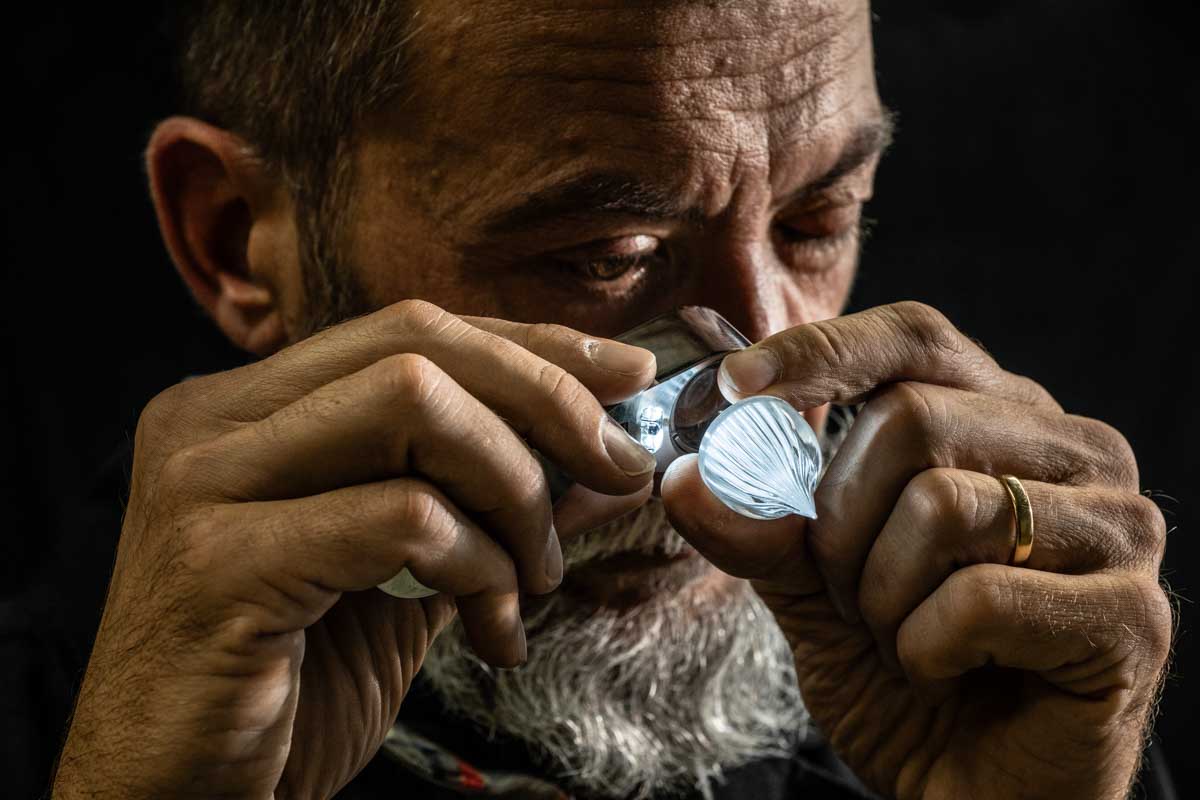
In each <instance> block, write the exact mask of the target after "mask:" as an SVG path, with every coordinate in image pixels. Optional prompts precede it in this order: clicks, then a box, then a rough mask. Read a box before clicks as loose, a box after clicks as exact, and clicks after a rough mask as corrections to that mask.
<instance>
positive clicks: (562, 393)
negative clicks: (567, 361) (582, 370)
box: [537, 363, 584, 407]
mask: <svg viewBox="0 0 1200 800" xmlns="http://www.w3.org/2000/svg"><path fill="white" fill-rule="evenodd" d="M537 385H538V388H539V390H540V391H541V393H542V395H543V396H545V397H546V398H547V399H549V400H550V402H551V403H553V404H554V405H555V406H556V407H570V406H573V405H575V404H576V403H578V402H579V400H580V398H581V397H582V393H583V391H584V388H583V384H582V383H580V382H579V381H578V380H577V379H576V378H575V376H574V375H572V374H571V373H569V372H567V371H566V370H565V369H563V368H562V367H560V366H558V365H557V364H551V363H546V364H543V365H542V366H541V367H540V368H539V369H538V375H537Z"/></svg>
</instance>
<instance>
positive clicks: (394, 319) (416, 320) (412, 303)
mask: <svg viewBox="0 0 1200 800" xmlns="http://www.w3.org/2000/svg"><path fill="white" fill-rule="evenodd" d="M379 313H380V314H382V315H383V316H384V320H385V324H387V325H388V326H389V327H393V328H399V329H400V330H402V331H405V332H407V333H437V332H439V331H441V330H443V329H444V328H445V327H446V326H447V325H448V324H449V323H450V322H451V321H452V320H454V319H455V317H454V316H453V315H452V314H450V313H449V312H448V311H446V310H445V309H443V308H441V307H439V306H436V305H434V304H433V303H430V302H429V301H427V300H417V299H412V298H410V299H408V300H401V301H400V302H398V303H393V304H392V305H390V306H388V307H387V308H385V309H383V310H382V311H380V312H379Z"/></svg>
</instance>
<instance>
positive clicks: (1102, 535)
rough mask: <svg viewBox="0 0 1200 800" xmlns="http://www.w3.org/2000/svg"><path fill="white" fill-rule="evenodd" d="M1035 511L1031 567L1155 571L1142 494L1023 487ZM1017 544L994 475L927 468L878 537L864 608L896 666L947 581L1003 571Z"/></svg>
mask: <svg viewBox="0 0 1200 800" xmlns="http://www.w3.org/2000/svg"><path fill="white" fill-rule="evenodd" d="M1022 485H1023V486H1024V487H1025V491H1026V493H1027V494H1028V496H1029V501H1030V505H1031V506H1032V508H1033V509H1034V514H1035V517H1034V526H1035V537H1034V547H1033V550H1032V551H1031V553H1030V556H1029V560H1028V561H1026V562H1025V564H1024V565H1023V566H1024V567H1026V568H1028V569H1034V570H1041V571H1044V572H1058V573H1072V574H1082V573H1086V572H1101V571H1111V570H1128V571H1139V572H1143V573H1145V574H1148V575H1153V574H1156V573H1157V571H1158V564H1159V561H1160V560H1161V557H1162V545H1163V542H1164V540H1165V538H1166V524H1165V522H1164V521H1163V517H1162V513H1161V512H1160V511H1159V510H1158V507H1157V506H1156V505H1155V504H1154V503H1153V502H1152V501H1150V500H1149V499H1147V498H1145V497H1143V496H1141V495H1136V494H1127V493H1123V492H1112V491H1106V490H1098V489H1093V488H1089V487H1069V486H1055V485H1053V484H1047V483H1039V482H1037V481H1022ZM1015 540H1016V530H1015V518H1014V513H1013V509H1012V502H1011V500H1010V498H1009V496H1008V492H1007V491H1006V490H1005V488H1004V487H1003V486H1002V485H1001V483H1000V481H998V480H997V479H996V478H993V477H992V476H990V475H982V474H980V473H977V472H969V471H966V470H954V469H931V470H926V471H924V472H922V473H920V474H918V475H917V476H916V477H915V478H913V479H912V480H911V481H910V482H909V484H908V486H906V487H905V489H904V492H903V493H902V494H901V496H900V499H899V501H898V502H897V503H896V507H895V508H894V509H893V510H892V513H891V515H890V516H889V517H888V519H887V522H886V523H885V524H884V526H883V530H882V531H881V532H880V534H879V538H878V539H876V540H875V543H874V545H873V546H872V547H871V551H870V554H869V555H868V556H867V562H866V566H865V567H864V568H863V573H862V580H861V581H860V583H859V591H858V607H859V608H860V609H861V610H862V616H863V621H864V622H865V623H866V624H867V626H868V627H869V628H870V629H871V632H872V634H873V635H874V637H875V640H876V642H877V643H878V644H879V648H880V652H881V653H882V654H883V656H884V658H885V659H887V660H888V661H889V662H890V663H892V664H898V661H897V657H896V634H897V631H898V630H899V628H900V625H901V623H902V622H903V621H904V619H905V618H907V617H908V615H909V614H910V613H912V611H913V610H914V609H915V608H917V606H919V605H920V604H921V603H922V602H923V601H924V600H925V598H927V597H929V596H930V595H932V594H933V592H934V591H935V590H936V589H937V587H938V586H940V585H941V584H942V583H943V582H944V581H945V580H946V579H947V578H949V577H950V575H951V574H952V573H953V572H954V571H955V570H956V569H959V568H960V567H962V566H966V565H971V564H1007V563H1008V562H1009V560H1010V559H1011V557H1012V553H1013V545H1014V543H1015Z"/></svg>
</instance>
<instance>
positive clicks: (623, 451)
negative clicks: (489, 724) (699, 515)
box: [55, 301, 655, 800]
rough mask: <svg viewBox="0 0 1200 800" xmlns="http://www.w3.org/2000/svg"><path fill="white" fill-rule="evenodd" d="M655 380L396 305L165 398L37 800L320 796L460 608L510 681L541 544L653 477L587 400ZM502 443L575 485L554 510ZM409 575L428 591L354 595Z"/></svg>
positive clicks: (150, 415) (362, 757)
mask: <svg viewBox="0 0 1200 800" xmlns="http://www.w3.org/2000/svg"><path fill="white" fill-rule="evenodd" d="M654 371H655V370H654V358H653V356H652V355H651V354H650V353H648V352H646V351H644V350H640V349H637V348H633V347H629V346H626V345H622V344H619V343H616V342H610V341H605V340H598V339H596V338H594V337H587V336H584V335H582V334H579V333H576V332H574V331H571V330H568V329H566V328H560V327H557V326H546V325H532V326H528V325H519V324H516V323H509V322H502V321H499V320H485V319H470V318H460V317H456V316H454V315H452V314H449V313H446V312H444V311H442V310H440V309H438V308H436V307H434V306H431V305H429V304H428V303H421V302H416V301H409V302H404V303H400V304H397V305H395V306H392V307H389V308H387V309H384V310H383V311H380V312H377V313H375V314H372V315H370V316H367V317H363V318H360V319H357V320H354V321H352V322H349V323H346V324H344V325H341V326H338V327H336V328H332V329H330V330H328V331H325V332H323V333H321V334H319V335H317V336H315V337H313V338H311V339H309V340H307V341H304V342H302V343H300V344H297V345H295V346H293V347H291V348H289V349H287V350H284V351H283V352H281V353H279V354H277V355H276V356H274V357H272V358H269V359H266V360H265V361H262V362H259V363H256V364H253V365H251V366H247V367H244V368H242V369H238V370H234V371H231V372H227V373H222V374H218V375H212V376H208V377H204V378H198V379H194V380H189V381H186V382H184V383H182V384H180V385H178V386H175V387H173V388H172V389H170V390H168V391H167V392H164V393H163V394H162V395H160V396H159V397H158V398H156V399H155V400H154V401H153V402H152V403H151V404H150V406H149V407H148V408H147V409H146V411H145V413H144V414H143V415H142V419H141V421H140V423H139V426H138V432H137V440H136V451H135V463H134V474H133V485H132V494H131V497H130V500H129V506H128V509H127V513H126V518H125V524H124V528H123V531H122V535H121V541H120V545H119V548H118V554H117V561H116V565H115V571H114V574H113V578H112V582H111V585H110V588H109V596H108V601H107V604H106V606H105V611H104V617H103V620H102V622H101V626H100V630H99V634H98V637H97V639H96V644H95V648H94V650H93V653H92V657H91V660H90V663H89V665H88V671H87V675H86V678H85V680H84V684H83V688H82V690H81V694H80V699H79V702H78V705H77V708H76V712H75V716H74V720H73V723H72V726H71V731H70V735H69V738H68V741H67V744H66V747H65V749H64V752H63V755H62V758H61V760H60V767H59V771H58V776H57V780H56V786H55V796H56V797H62V798H66V797H82V796H86V797H117V796H119V797H122V798H161V797H186V796H202V797H214V796H229V797H247V798H249V797H260V798H271V797H274V798H277V799H280V800H281V799H282V798H285V797H297V796H300V797H329V796H331V795H332V794H333V793H334V792H336V791H337V790H338V789H339V788H341V787H342V786H343V785H344V784H345V783H346V782H347V781H349V780H350V778H352V777H353V776H354V775H355V774H356V773H357V772H358V770H360V769H361V768H362V767H363V765H365V764H366V762H367V761H368V760H369V759H370V758H371V756H372V755H373V754H374V753H375V751H376V750H377V749H378V747H379V745H380V743H381V742H382V741H383V738H384V736H385V734H386V732H387V731H388V729H389V728H390V727H391V725H392V722H393V720H394V719H395V717H396V714H397V712H398V710H399V707H400V701H401V700H402V698H403V697H404V694H405V692H406V691H407V690H408V687H409V685H410V682H411V680H412V678H413V676H414V674H415V673H416V671H417V670H418V669H419V667H420V665H421V662H422V659H423V657H424V655H425V652H426V649H427V648H428V646H429V644H430V642H431V641H432V640H433V638H434V637H435V636H436V635H437V634H438V632H439V631H441V630H442V628H443V627H444V626H445V625H446V623H447V622H448V621H449V620H450V619H451V617H452V615H453V613H454V612H455V609H456V607H457V611H458V613H459V615H460V616H461V618H462V622H463V625H464V627H465V629H466V632H467V635H468V637H469V639H470V642H471V645H472V646H473V647H474V649H475V650H476V652H478V653H479V655H480V656H481V657H482V658H483V659H485V660H486V661H488V662H490V663H491V664H493V665H496V666H500V667H511V666H514V665H517V664H519V663H521V662H522V661H523V660H524V658H525V638H524V631H523V628H522V623H521V618H520V615H519V608H518V592H519V591H525V592H530V593H544V592H547V591H550V590H552V589H553V588H555V586H557V584H558V582H559V580H560V579H561V577H562V554H561V552H560V550H559V542H558V535H563V536H567V535H570V533H572V532H574V529H575V528H581V527H590V526H592V525H595V524H597V523H598V522H602V521H604V520H605V519H607V518H614V517H616V516H619V515H620V514H621V513H624V511H626V510H628V509H629V508H631V507H634V506H637V505H639V504H640V503H642V502H643V501H644V500H645V498H646V496H647V495H648V493H649V490H650V482H651V475H652V470H653V466H654V461H653V458H652V457H650V456H649V455H648V454H647V453H646V452H645V451H644V450H643V449H642V448H641V447H640V446H639V445H637V444H636V443H635V442H634V441H633V440H631V439H629V437H628V436H626V435H625V433H624V432H623V431H621V430H620V429H619V428H618V427H617V426H616V425H614V424H613V423H612V422H611V420H609V418H608V416H607V414H605V412H604V410H603V408H602V407H601V403H612V402H616V401H617V400H620V399H623V398H625V397H627V396H629V395H632V394H634V393H636V392H637V391H639V390H640V389H642V388H643V387H645V386H646V385H648V384H649V383H650V382H651V381H652V379H653V376H654ZM522 437H524V439H527V440H528V442H529V444H531V445H532V446H534V447H536V448H538V449H539V450H540V451H541V452H543V453H545V454H546V455H547V456H549V457H550V458H551V460H553V461H555V462H556V463H558V464H560V465H561V466H562V467H563V468H564V469H565V470H567V472H568V473H569V474H571V475H572V476H573V477H574V478H575V479H576V480H577V481H578V482H579V483H578V485H577V486H575V487H573V488H572V489H571V490H570V492H569V494H568V496H567V497H565V498H564V499H563V501H562V502H561V503H560V505H559V506H558V507H557V508H556V509H554V510H553V514H552V509H551V505H550V500H549V498H548V494H547V489H546V485H545V478H544V475H543V473H542V471H541V468H540V467H539V465H538V463H537V461H536V460H535V458H534V456H533V455H532V454H531V453H530V450H529V447H528V446H527V444H526V441H525V440H523V439H522ZM593 490H594V491H593ZM600 493H602V494H603V495H613V496H616V497H612V498H607V499H606V498H604V497H602V496H601V494H600ZM556 526H557V534H556ZM406 567H407V568H408V569H410V570H411V571H412V573H413V575H414V576H415V577H416V578H417V579H418V580H419V581H421V582H422V583H424V584H425V585H427V586H429V587H431V588H433V589H437V590H439V591H440V592H441V593H440V594H437V595H434V596H433V597H429V598H425V599H422V600H398V599H395V598H391V597H388V596H386V595H384V594H383V593H382V592H379V591H376V590H374V589H373V588H372V587H374V586H375V585H376V584H378V583H380V582H382V581H384V580H386V579H388V578H390V577H392V576H393V575H395V574H396V573H397V572H399V571H400V570H401V569H403V568H406ZM363 590H365V591H363Z"/></svg>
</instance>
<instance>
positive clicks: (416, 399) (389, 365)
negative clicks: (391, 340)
mask: <svg viewBox="0 0 1200 800" xmlns="http://www.w3.org/2000/svg"><path fill="white" fill-rule="evenodd" d="M371 379H372V383H373V384H374V385H373V386H372V389H373V390H374V391H376V392H378V393H380V394H382V395H383V396H385V397H388V398H389V399H390V400H391V401H392V402H393V403H395V404H396V405H397V406H398V407H399V408H402V409H414V408H421V407H423V406H425V405H427V404H428V403H429V402H430V401H431V400H432V399H433V397H434V396H435V395H436V393H437V391H438V387H439V386H440V384H441V382H442V372H441V370H440V369H438V367H437V365H436V364H434V363H433V362H432V361H430V360H429V359H428V358H426V357H425V356H422V355H419V354H417V353H400V354H398V355H394V356H388V357H387V358H385V359H383V360H381V361H379V362H377V363H376V366H375V368H374V369H373V374H372V376H371Z"/></svg>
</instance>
